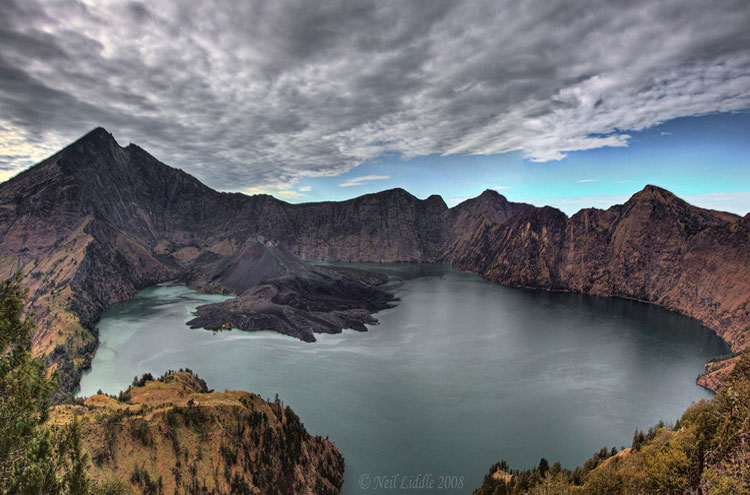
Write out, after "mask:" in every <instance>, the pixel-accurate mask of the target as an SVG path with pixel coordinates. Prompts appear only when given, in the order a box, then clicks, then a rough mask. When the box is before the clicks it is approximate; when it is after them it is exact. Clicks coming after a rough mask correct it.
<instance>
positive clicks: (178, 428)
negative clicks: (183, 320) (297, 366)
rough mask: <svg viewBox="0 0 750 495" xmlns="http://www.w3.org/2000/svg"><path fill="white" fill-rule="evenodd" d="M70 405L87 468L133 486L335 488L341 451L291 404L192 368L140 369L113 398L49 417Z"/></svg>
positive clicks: (67, 416) (271, 490) (66, 416)
mask: <svg viewBox="0 0 750 495" xmlns="http://www.w3.org/2000/svg"><path fill="white" fill-rule="evenodd" d="M74 414H75V415H77V416H78V418H79V421H80V425H81V433H82V443H83V450H84V452H85V454H86V455H87V458H88V466H87V472H88V475H89V476H90V477H92V478H94V479H97V480H99V481H101V482H108V481H109V482H112V480H119V482H118V484H119V485H121V486H122V485H124V486H125V487H127V488H129V491H132V492H133V493H207V494H210V493H248V494H249V493H264V494H266V493H267V494H279V495H286V494H288V493H320V494H338V493H340V492H341V486H342V484H343V471H344V460H343V457H342V456H341V453H340V452H339V451H338V450H337V449H336V447H335V446H334V445H333V443H331V442H330V441H328V440H327V439H323V438H321V437H318V436H315V437H313V436H312V435H310V434H309V433H307V431H306V430H305V427H304V425H303V424H302V423H301V422H300V419H299V418H298V417H297V415H296V414H295V413H294V411H293V410H292V409H291V408H290V407H289V406H287V407H284V405H283V404H281V403H280V402H278V401H277V402H268V401H265V400H263V399H262V398H261V397H259V396H257V395H255V394H251V393H248V392H242V391H226V392H223V393H218V392H213V391H210V390H208V389H207V388H206V384H205V382H203V380H200V379H198V378H197V377H195V376H194V375H192V374H191V373H190V372H189V371H180V372H170V373H168V374H167V375H165V376H164V377H162V378H159V379H158V380H153V379H152V378H151V377H150V376H144V378H142V379H141V380H140V382H139V383H136V384H134V386H133V387H131V388H130V389H128V390H127V391H125V392H124V393H122V394H121V396H120V397H119V398H114V397H112V396H107V395H103V394H97V395H93V396H91V397H89V398H88V399H86V401H85V402H84V403H83V404H82V405H67V406H57V407H55V408H53V409H52V411H51V414H50V420H49V422H50V423H52V424H53V425H62V424H67V423H68V422H70V421H71V419H72V417H73V415H74ZM120 492H123V490H121V491H120Z"/></svg>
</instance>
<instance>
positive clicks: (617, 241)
mask: <svg viewBox="0 0 750 495" xmlns="http://www.w3.org/2000/svg"><path fill="white" fill-rule="evenodd" d="M257 236H261V237H263V238H264V239H267V240H273V241H275V242H277V243H278V244H279V245H280V246H282V247H284V248H286V250H287V251H288V252H289V253H291V254H292V255H294V256H297V257H299V258H301V259H302V260H305V261H312V260H316V261H373V262H395V261H419V262H435V261H437V262H445V263H450V264H451V265H453V266H454V267H456V268H459V269H462V270H467V271H471V272H474V273H477V274H479V275H481V276H482V277H484V278H486V279H488V280H492V281H495V282H498V283H502V284H507V285H512V286H519V287H533V288H541V289H549V290H570V291H577V292H583V293H588V294H595V295H601V296H617V297H626V298H634V299H638V300H642V301H647V302H651V303H654V304H659V305H661V306H664V307H666V308H668V309H671V310H674V311H678V312H680V313H683V314H686V315H689V316H692V317H695V318H697V319H699V320H700V321H702V322H703V323H704V324H706V325H707V326H709V327H711V328H712V329H714V330H715V331H716V332H717V333H718V334H719V335H720V336H721V337H722V338H724V339H725V340H726V341H727V342H728V343H729V344H730V345H731V346H732V349H733V350H734V351H740V350H744V349H747V348H748V347H750V341H749V340H748V339H749V337H748V336H749V335H750V216H746V217H745V218H741V217H738V216H736V215H732V214H729V213H723V212H717V211H711V210H705V209H701V208H696V207H694V206H691V205H689V204H687V203H686V202H684V201H682V200H680V199H679V198H677V197H675V196H674V195H672V194H671V193H669V192H668V191H665V190H663V189H660V188H658V187H654V186H647V187H646V188H644V189H643V190H642V191H640V192H639V193H637V194H636V195H634V196H633V197H632V198H631V199H630V200H629V201H628V202H626V203H625V204H623V205H617V206H613V207H612V208H609V209H607V210H598V209H584V210H581V211H580V212H578V213H576V214H575V215H573V216H572V217H570V218H569V217H567V216H566V215H565V214H563V213H562V212H560V211H559V210H556V209H554V208H550V207H544V208H537V207H534V206H531V205H527V204H520V203H513V202H509V201H507V200H506V199H505V198H504V197H503V196H501V195H500V194H497V193H496V192H494V191H485V192H484V193H483V194H482V195H480V196H479V197H477V198H474V199H471V200H468V201H465V202H463V203H461V204H460V205H458V206H456V207H454V208H451V209H448V208H447V206H446V205H445V203H444V202H443V201H442V199H441V198H440V197H438V196H430V197H429V198H427V199H425V200H420V199H418V198H416V197H414V196H412V195H411V194H409V193H407V192H406V191H404V190H402V189H393V190H389V191H383V192H380V193H377V194H368V195H365V196H362V197H359V198H355V199H352V200H349V201H342V202H322V203H307V204H296V205H291V204H287V203H284V202H283V201H279V200H277V199H274V198H272V197H270V196H265V195H258V196H245V195H242V194H228V193H220V192H217V191H214V190H212V189H210V188H208V187H207V186H205V185H203V184H201V183H200V182H199V181H198V180H196V179H195V178H193V177H191V176H190V175H188V174H186V173H184V172H182V171H181V170H177V169H174V168H171V167H168V166H167V165H164V164H163V163H161V162H159V161H158V160H156V159H155V158H154V157H152V156H150V155H149V154H148V153H147V152H146V151H144V150H143V149H141V148H139V147H138V146H135V145H132V144H131V145H129V146H127V147H124V148H123V147H120V146H119V145H118V144H117V142H116V141H115V140H114V138H113V137H112V136H111V135H110V134H109V133H107V132H106V131H105V130H104V129H96V130H94V131H92V132H91V133H89V134H88V135H86V136H84V137H83V138H81V139H80V140H78V141H77V142H75V143H73V144H72V145H70V146H69V147H67V148H65V149H64V150H62V151H60V152H59V153H57V154H55V155H53V156H52V157H50V158H48V159H47V160H45V161H43V162H41V163H40V164H38V165H36V166H34V167H32V168H31V169H29V170H28V171H26V172H24V173H22V174H20V175H18V176H17V177H15V178H13V179H11V180H9V181H7V182H6V183H3V184H1V185H0V272H2V273H0V275H4V276H8V275H11V274H12V273H13V272H14V271H16V270H22V271H23V273H24V275H25V276H26V279H27V280H29V281H30V288H31V291H32V298H31V301H32V302H31V305H32V309H33V310H34V311H35V313H36V319H37V321H38V323H39V325H38V328H39V331H38V333H37V335H36V336H35V341H34V343H35V350H36V351H37V352H39V353H45V354H48V355H49V356H50V361H51V363H53V364H54V365H55V366H57V367H58V368H60V369H61V370H62V371H63V373H62V374H63V377H64V387H63V389H64V390H68V391H70V390H72V389H73V388H74V387H75V385H76V384H77V381H78V377H79V376H80V373H81V372H82V370H83V369H85V367H86V366H87V365H88V356H90V354H91V353H92V352H93V350H94V349H95V346H96V330H95V322H96V321H97V319H98V318H99V316H100V315H101V312H102V311H103V310H104V308H106V307H107V306H108V305H110V304H112V303H114V302H117V301H121V300H124V299H127V298H129V297H131V296H132V295H133V294H134V293H135V292H136V291H137V290H139V289H141V288H144V287H146V286H148V285H151V284H153V283H156V282H160V281H164V280H169V279H175V278H181V279H183V280H188V281H190V280H198V279H201V277H203V276H205V275H207V274H210V275H212V276H213V275H215V274H217V273H219V272H221V273H222V274H221V275H220V276H218V277H217V278H215V279H212V281H213V282H214V284H213V286H210V285H205V286H204V289H205V290H217V291H230V292H235V293H237V292H238V290H239V289H242V290H246V289H250V288H252V287H257V286H256V284H257V283H260V282H263V281H264V280H261V279H269V278H274V277H275V275H276V271H277V268H279V267H280V266H281V267H282V268H283V265H284V263H283V262H281V264H280V265H277V264H275V263H277V262H279V261H280V260H278V259H276V260H274V259H270V258H269V259H268V260H267V261H269V263H270V265H269V266H268V267H267V266H266V263H265V262H263V263H260V262H257V263H249V264H248V265H247V266H252V267H253V268H252V269H249V268H243V269H240V267H241V266H242V265H243V263H245V261H247V260H245V257H247V256H250V258H252V256H253V254H252V252H250V251H248V249H249V250H252V248H251V247H248V246H249V244H248V243H249V242H251V240H252V239H255V238H257ZM243 260H245V261H243ZM261 266H262V268H261ZM290 266H292V265H290ZM222 269H224V270H229V271H222ZM256 270H260V271H262V272H263V273H262V275H263V276H262V277H261V276H260V275H258V274H257V272H256ZM264 270H268V273H265V271H264ZM276 278H278V277H276ZM243 281H244V282H243ZM243 284H244V286H243ZM232 287H233V288H232ZM288 287H289V284H288V283H287V284H286V286H283V287H282V286H273V287H271V288H267V289H264V290H263V291H260V290H258V291H257V293H256V294H255V296H253V298H251V299H252V300H253V301H252V304H253V305H255V307H258V304H260V302H261V301H266V302H268V301H271V302H273V301H272V300H273V299H274V298H276V299H277V300H278V297H280V296H279V294H282V293H285V292H286V291H288ZM295 290H297V289H295ZM300 290H302V289H300ZM305 290H307V289H304V290H302V292H297V294H298V295H299V294H303V293H304V291H305ZM272 293H273V295H271V294H272ZM310 295H311V294H310V293H309V291H308V293H306V294H304V296H305V297H309V296H310ZM269 298H270V299H269ZM355 299H358V298H355ZM246 302H247V303H248V304H250V302H249V300H248V301H246ZM234 304H235V305H237V304H240V303H239V302H237V303H234ZM274 304H275V303H274ZM228 306H230V304H227V305H226V307H228ZM358 307H359V308H360V309H361V308H363V306H358ZM213 309H215V308H212V309H210V311H213ZM235 309H236V310H239V311H244V310H245V309H247V307H246V306H243V307H241V308H240V307H237V308H233V310H232V311H234V310H235ZM293 309H295V310H299V309H300V308H299V307H297V308H293ZM329 309H330V310H332V311H341V310H342V309H341V308H339V307H333V306H332V307H330V308H329ZM348 309H352V308H348ZM348 309H346V310H348ZM208 311H209V310H206V311H205V312H204V313H203V316H205V315H208ZM273 311H276V309H273ZM305 311H307V310H305ZM315 311H317V310H315ZM217 314H218V315H219V316H216V314H214V317H212V319H211V322H209V324H211V325H218V324H220V325H223V324H225V323H229V324H233V325H234V324H237V326H240V325H239V324H238V322H237V319H236V318H232V319H231V321H220V320H221V319H222V318H223V317H224V316H226V315H224V314H223V313H217ZM308 316H309V315H308ZM308 316H304V318H307V317H308ZM347 318H348V317H346V318H344V317H343V316H341V315H339V316H337V317H336V319H335V320H336V322H335V323H332V322H328V323H330V325H328V324H321V326H320V329H321V330H322V331H331V330H332V329H333V328H335V327H337V326H340V325H350V324H353V325H355V326H357V322H356V321H357V320H356V319H355V320H351V319H347ZM311 321H313V322H314V321H315V320H311ZM360 321H361V322H362V323H366V322H367V321H368V320H367V319H366V318H365V319H361V320H360ZM243 325H245V326H247V327H248V328H257V326H256V323H243ZM331 325H332V326H331ZM314 326H315V323H311V324H310V327H309V328H310V329H312V328H313V327H314ZM304 334H305V335H308V336H309V335H311V334H310V333H309V332H307V331H305V332H304Z"/></svg>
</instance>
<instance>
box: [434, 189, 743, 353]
mask: <svg viewBox="0 0 750 495" xmlns="http://www.w3.org/2000/svg"><path fill="white" fill-rule="evenodd" d="M469 238H470V240H469V241H468V242H465V243H463V244H461V245H459V246H457V248H456V247H453V246H451V247H450V248H449V249H448V250H447V251H446V252H445V254H444V257H443V258H442V259H443V260H445V261H447V262H449V263H451V264H452V265H454V266H455V267H457V268H461V269H464V270H469V271H474V272H476V273H479V274H480V275H482V276H483V277H485V278H487V279H489V280H492V281H495V282H499V283H502V284H507V285H513V286H520V287H533V288H544V289H552V290H572V291H576V292H583V293H587V294H595V295H601V296H618V297H626V298H632V299H638V300H641V301H647V302H651V303H655V304H659V305H661V306H664V307H666V308H668V309H671V310H674V311H678V312H681V313H684V314H687V315H689V316H693V317H695V318H697V319H699V320H701V321H702V322H703V323H705V324H706V325H707V326H709V327H711V328H713V329H714V330H716V332H717V333H718V334H719V335H720V336H721V337H723V338H724V339H725V340H726V341H727V342H729V343H730V345H731V346H732V348H733V350H735V351H740V350H745V349H747V348H748V345H749V343H748V341H747V338H748V330H750V316H749V315H750V291H749V290H748V289H750V278H748V276H750V250H749V249H748V247H750V235H749V231H748V221H747V219H746V218H740V217H738V216H736V215H731V214H728V213H724V212H716V211H711V210H705V209H702V208H696V207H694V206H691V205H689V204H688V203H686V202H685V201H683V200H681V199H679V198H677V197H676V196H674V195H673V194H671V193H670V192H668V191H666V190H664V189H660V188H658V187H654V186H647V187H646V188H644V189H643V190H642V191H640V192H639V193H637V194H635V195H634V196H633V197H632V198H631V199H630V200H629V201H628V202H627V203H625V204H624V205H618V206H613V207H612V208H609V209H607V210H597V209H585V210H581V211H579V212H578V213H576V214H575V215H573V216H572V217H571V218H568V217H566V216H565V215H564V214H563V213H562V212H560V211H558V210H555V209H553V208H548V207H547V208H527V209H525V210H522V211H521V212H520V213H518V214H516V215H515V216H511V217H510V218H508V219H507V220H505V222H502V221H500V222H491V221H489V220H485V221H484V223H482V224H481V226H480V228H478V229H476V230H475V233H474V235H473V236H470V237H469Z"/></svg>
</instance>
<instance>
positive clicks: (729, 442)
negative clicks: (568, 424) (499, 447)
mask: <svg viewBox="0 0 750 495" xmlns="http://www.w3.org/2000/svg"><path fill="white" fill-rule="evenodd" d="M725 383H726V385H725V387H724V388H723V389H722V390H721V391H720V392H719V393H718V394H717V395H716V396H715V397H713V398H712V399H711V400H709V401H705V400H702V401H700V402H698V403H697V404H693V405H692V406H690V407H689V408H688V409H687V410H686V411H685V413H684V414H683V415H682V418H681V419H680V420H679V421H678V422H677V423H676V424H675V425H673V426H671V425H665V424H664V423H660V424H658V425H656V426H654V427H653V428H650V429H649V430H648V432H646V433H644V432H643V431H636V432H635V434H634V435H633V444H632V446H631V447H630V448H627V449H623V450H622V451H620V452H618V451H617V449H615V448H613V449H612V450H608V449H607V448H606V447H605V448H602V450H601V451H599V452H598V453H596V454H594V456H593V457H592V458H591V459H589V460H588V461H586V462H585V463H584V464H583V466H579V467H577V468H575V469H574V470H573V471H569V470H567V469H563V468H562V467H561V466H560V464H559V463H556V464H554V465H553V466H550V465H549V463H548V462H547V460H545V459H542V460H541V461H540V463H539V466H538V467H537V468H535V469H530V470H525V471H520V470H511V469H510V468H509V467H508V464H507V463H506V462H505V461H500V462H498V463H497V464H495V465H493V466H492V467H491V468H490V470H489V472H488V473H487V475H486V476H485V477H484V482H483V483H482V486H481V487H480V488H478V489H476V490H474V492H473V493H474V495H505V494H517V495H525V494H534V495H535V494H556V495H567V494H580V495H599V494H612V495H641V494H652V493H653V494H662V493H670V494H671V493H674V494H682V493H703V494H706V495H726V494H730V493H736V494H739V493H748V492H749V491H750V452H748V444H749V443H750V430H749V429H748V427H749V422H750V410H748V404H749V403H750V354H748V353H745V354H743V355H742V356H740V357H738V358H737V363H736V364H735V367H734V370H733V371H732V372H731V373H729V375H728V376H727V377H726V382H725Z"/></svg>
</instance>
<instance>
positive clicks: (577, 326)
mask: <svg viewBox="0 0 750 495" xmlns="http://www.w3.org/2000/svg"><path fill="white" fill-rule="evenodd" d="M354 266H366V267H368V268H371V269H374V270H381V271H383V272H385V273H387V274H388V275H390V276H391V282H390V284H389V289H390V290H392V291H394V292H395V294H396V295H397V296H398V297H400V298H401V301H400V302H399V303H398V306H397V307H396V308H393V309H389V310H386V311H383V312H381V313H379V314H378V315H377V318H378V319H379V320H380V325H377V326H373V327H371V328H370V331H369V332H366V333H359V332H354V331H345V332H344V333H342V334H339V335H321V336H319V338H318V342H316V343H313V344H306V343H303V342H300V341H298V340H295V339H292V338H290V337H285V336H282V335H279V334H276V333H272V332H258V333H246V332H240V331H231V332H221V333H213V332H209V331H205V330H190V329H189V328H188V327H187V326H185V324H184V323H185V321H187V320H188V319H189V318H190V311H192V310H193V309H194V308H195V307H196V306H197V305H199V304H204V303H206V302H210V301H217V300H220V299H222V297H221V296H213V295H206V294H199V293H196V292H194V291H191V290H189V289H187V288H185V287H156V288H151V289H147V290H145V291H143V292H141V293H139V294H138V295H137V296H136V298H134V299H133V300H131V301H128V302H125V303H121V304H118V305H116V306H114V307H113V308H111V309H110V310H108V311H107V312H106V313H105V315H104V316H103V318H102V320H101V322H100V323H99V325H98V326H99V329H100V340H101V344H100V347H99V349H98V351H97V353H96V356H95V357H94V361H93V364H92V369H91V371H90V372H88V373H87V374H86V375H84V377H83V380H82V382H81V392H80V395H83V396H87V395H91V394H93V393H95V392H96V391H97V389H100V388H101V389H102V390H103V391H105V392H109V393H117V392H118V391H119V390H121V389H124V388H126V387H127V386H128V385H129V383H130V382H131V380H132V379H133V377H134V376H135V375H141V374H143V373H145V372H151V373H153V374H161V373H163V372H164V371H166V370H168V369H178V368H181V367H190V368H191V369H193V370H194V371H196V372H197V373H198V374H199V375H200V376H201V377H202V378H204V379H205V380H206V381H207V383H208V385H209V386H210V387H213V388H215V389H217V390H222V389H245V390H249V391H252V392H256V393H259V394H261V395H262V396H264V397H273V396H274V395H275V394H276V393H278V394H279V396H280V398H281V399H282V400H283V401H284V402H285V403H288V404H290V405H291V406H292V407H293V408H294V410H295V411H296V412H297V413H298V414H299V416H300V417H301V418H302V420H303V422H304V423H305V426H306V427H307V429H308V431H310V432H311V433H314V434H321V435H324V436H326V435H328V436H329V437H330V438H331V439H332V440H333V441H334V442H335V443H336V445H337V446H338V447H339V449H340V450H341V451H342V452H343V454H344V457H345V459H346V476H345V483H344V493H345V494H356V493H371V492H388V493H442V494H452V493H468V492H470V491H471V490H472V489H474V488H476V487H478V486H479V485H480V484H481V480H482V476H483V475H484V473H485V472H486V471H487V470H488V469H489V467H490V465H491V464H492V463H494V462H495V461H498V460H500V459H501V458H504V459H506V460H508V462H509V463H510V464H511V466H513V467H517V468H525V467H531V466H532V465H535V464H537V463H538V462H539V458H540V457H546V458H547V459H549V460H550V461H551V462H554V461H555V460H560V461H561V462H562V463H563V465H565V466H567V467H574V466H575V465H578V464H580V463H582V462H583V461H584V460H585V459H587V458H588V457H590V455H591V454H592V453H593V452H594V451H596V450H598V449H599V448H601V447H602V446H603V445H607V446H609V447H611V446H617V447H619V446H621V445H629V443H630V440H631V438H632V435H633V430H634V429H635V428H643V429H645V428H647V427H648V426H650V425H652V424H654V423H656V422H657V421H659V420H660V419H661V420H665V421H668V422H669V421H674V420H675V419H677V418H678V417H679V415H680V414H681V412H682V411H683V410H684V409H685V408H686V407H687V406H688V405H689V404H690V403H691V402H692V401H696V400H699V399H701V398H707V397H709V396H710V394H709V392H707V391H705V390H703V389H702V388H700V387H698V386H697V385H695V377H696V375H697V374H698V373H700V372H701V371H702V369H703V364H704V363H705V362H706V361H707V360H708V359H710V358H711V357H713V356H716V355H719V354H723V353H725V352H726V347H725V345H724V344H723V343H722V342H721V341H720V340H719V339H718V338H717V337H716V336H715V335H713V334H712V333H711V332H709V331H708V330H706V329H705V328H703V327H701V326H700V325H699V324H698V323H697V322H695V321H694V320H692V319H689V318H686V317H682V316H679V315H676V314H674V313H671V312H668V311H666V310H664V309H662V308H658V307H655V306H651V305H646V304H642V303H638V302H634V301H624V300H617V299H607V298H598V297H591V296H582V295H576V294H565V293H549V292H543V291H527V290H519V289H510V288H506V287H502V286H498V285H495V284H490V283H487V282H484V281H482V280H481V279H479V278H478V277H476V276H474V275H470V274H466V273H461V272H457V271H455V270H452V269H450V268H448V267H444V266H439V265H412V264H387V265H354ZM419 475H422V477H424V475H431V476H432V477H433V478H434V479H436V480H437V481H438V482H439V479H440V477H441V476H448V477H451V478H448V479H449V481H451V483H454V482H455V481H456V480H458V479H460V478H461V477H463V487H462V488H460V489H459V488H457V487H455V484H454V488H444V489H433V490H411V491H410V490H400V489H384V488H380V489H376V488H377V486H376V483H383V482H385V481H388V480H390V479H395V480H397V482H396V483H397V485H398V486H401V483H402V481H403V480H404V479H407V480H408V479H413V480H415V481H416V480H417V476H419ZM452 477H455V478H452ZM420 479H421V478H420ZM436 486H437V484H436Z"/></svg>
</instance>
